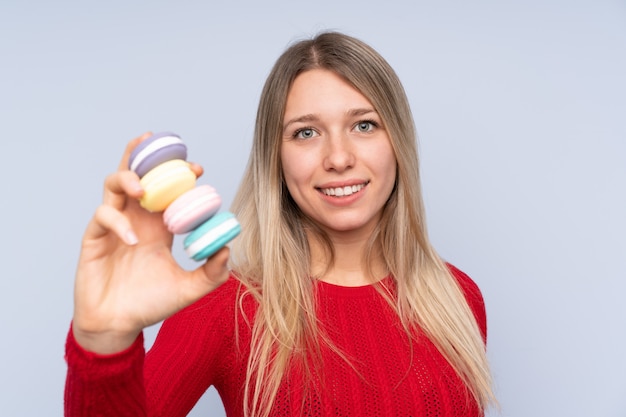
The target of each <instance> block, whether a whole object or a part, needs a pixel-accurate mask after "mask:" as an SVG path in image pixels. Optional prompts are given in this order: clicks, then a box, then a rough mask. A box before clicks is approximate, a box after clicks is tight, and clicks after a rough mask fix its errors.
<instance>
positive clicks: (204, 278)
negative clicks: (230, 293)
mask: <svg viewBox="0 0 626 417" xmlns="http://www.w3.org/2000/svg"><path fill="white" fill-rule="evenodd" d="M229 255H230V250H229V249H228V248H227V247H224V248H222V249H220V250H219V251H217V252H216V253H215V254H214V255H213V256H211V257H210V258H209V259H207V261H206V262H205V263H204V264H203V265H201V266H199V267H198V268H196V269H195V270H194V271H192V272H191V274H190V275H189V276H188V278H187V280H186V284H187V285H185V289H184V292H185V295H184V296H183V297H184V299H186V300H187V301H186V302H185V304H187V303H192V302H194V301H197V300H199V299H200V298H202V297H203V296H205V295H206V294H208V293H210V292H211V291H213V290H215V289H216V288H217V287H219V286H220V285H222V284H223V283H225V282H226V281H227V280H228V277H229V270H228V257H229Z"/></svg>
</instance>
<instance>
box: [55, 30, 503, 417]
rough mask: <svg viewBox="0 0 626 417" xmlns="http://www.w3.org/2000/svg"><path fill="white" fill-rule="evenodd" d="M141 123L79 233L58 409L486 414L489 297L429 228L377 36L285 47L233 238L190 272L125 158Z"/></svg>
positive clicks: (400, 96)
mask: <svg viewBox="0 0 626 417" xmlns="http://www.w3.org/2000/svg"><path fill="white" fill-rule="evenodd" d="M145 137H146V135H144V136H142V137H140V138H137V139H135V140H134V141H132V142H130V143H129V145H128V147H127V150H126V152H125V154H124V157H123V158H122V162H121V164H120V169H119V171H117V172H116V173H114V174H112V175H111V176H110V177H109V178H107V180H106V181H105V192H104V201H103V204H102V205H101V206H100V207H99V208H98V209H97V211H96V213H95V215H94V217H93V219H92V221H91V222H90V223H89V225H88V227H87V230H86V233H85V236H84V238H83V246H82V252H81V257H80V260H79V264H78V269H77V276H76V291H75V314H74V319H73V322H72V329H71V331H70V332H69V335H68V341H67V347H66V351H67V354H66V356H67V361H68V375H67V382H66V394H65V413H66V415H67V416H97V415H103V416H105V415H106V416H113V415H115V416H126V415H128V416H140V415H147V416H184V415H186V414H187V413H188V412H189V410H191V408H193V406H194V404H195V403H196V401H197V400H198V399H199V397H200V396H201V395H202V394H203V393H204V392H205V391H206V389H207V388H208V387H209V386H211V385H213V386H215V387H216V389H217V391H218V392H219V394H220V396H221V398H222V400H223V403H224V407H225V409H226V413H227V415H228V416H292V415H303V416H427V417H434V416H480V415H483V414H484V410H485V409H486V407H487V406H488V405H489V404H490V403H491V402H492V401H493V400H494V398H493V393H492V389H491V379H490V373H489V368H488V364H487V359H486V355H485V340H486V318H485V309H484V305H483V301H482V297H481V294H480V291H479V290H478V288H477V287H476V285H475V284H474V283H473V281H472V280H471V279H470V278H468V277H467V276H466V275H465V274H463V273H462V272H461V271H459V270H458V269H456V268H455V267H453V266H452V265H449V264H446V263H445V262H444V261H443V260H442V259H441V258H440V257H439V256H438V255H437V253H436V251H435V250H434V249H433V247H432V246H431V245H430V243H429V241H428V236H427V233H426V225H425V220H424V208H423V205H422V200H421V193H420V180H419V173H418V172H419V170H418V158H417V150H416V135H415V131H414V126H413V120H412V116H411V112H410V109H409V105H408V102H407V99H406V96H405V93H404V91H403V88H402V86H401V84H400V82H399V80H398V78H397V77H396V75H395V73H394V71H393V70H392V68H391V67H390V66H389V65H388V64H387V62H386V61H385V60H384V59H383V58H382V57H381V56H380V55H379V54H378V53H377V52H376V51H374V50H373V49H372V48H371V47H369V46H368V45H366V44H364V43H363V42H361V41H359V40H357V39H354V38H352V37H349V36H346V35H343V34H340V33H323V34H320V35H318V36H317V37H315V38H313V39H311V40H306V41H301V42H298V43H296V44H294V45H293V46H291V47H290V48H289V49H287V50H286V51H285V52H284V53H283V55H282V56H281V57H280V58H279V59H278V61H277V62H276V64H275V66H274V68H273V69H272V71H271V73H270V75H269V77H268V79H267V82H266V84H265V87H264V90H263V92H262V95H261V100H260V104H259V109H258V114H257V121H256V130H255V137H254V143H253V149H252V153H251V156H250V160H249V164H248V167H247V170H246V172H245V174H244V177H243V181H242V185H241V187H240V189H239V192H238V194H237V196H236V198H235V201H234V204H233V207H232V211H233V212H235V213H236V215H237V217H238V219H239V221H240V223H241V226H242V233H241V235H240V236H239V237H238V238H237V239H236V240H235V241H234V242H233V245H232V247H231V249H228V248H224V249H222V250H221V251H220V252H218V253H217V254H216V255H214V256H213V257H212V258H210V259H209V260H208V261H207V262H206V263H205V264H204V265H202V266H201V267H199V268H198V269H197V270H195V271H191V272H189V271H185V270H183V269H181V268H180V267H179V266H178V265H177V263H176V261H175V260H174V259H173V258H172V255H171V252H170V246H171V243H172V236H171V235H170V234H169V233H168V232H167V230H166V229H165V228H164V226H163V223H162V221H161V218H160V216H159V215H158V214H151V213H148V212H147V211H145V210H143V209H142V208H140V207H139V205H138V204H137V199H138V198H139V197H140V196H141V194H142V190H141V187H140V186H139V183H138V179H137V177H136V175H135V174H133V173H131V172H129V171H128V170H126V168H125V167H126V166H127V160H128V155H129V153H130V151H131V150H132V149H133V148H134V147H135V146H136V145H137V144H138V143H139V142H140V141H141V140H143V139H144V138H145ZM193 168H194V170H195V172H196V173H197V174H198V175H200V174H201V172H202V169H201V167H199V166H196V165H194V167H193ZM164 319H165V322H164V323H163V325H162V327H161V330H160V332H159V336H158V337H157V340H156V342H155V344H154V346H153V347H152V349H150V351H149V352H147V353H144V349H143V338H142V329H143V328H145V327H147V326H150V325H152V324H155V323H158V322H160V321H161V320H164Z"/></svg>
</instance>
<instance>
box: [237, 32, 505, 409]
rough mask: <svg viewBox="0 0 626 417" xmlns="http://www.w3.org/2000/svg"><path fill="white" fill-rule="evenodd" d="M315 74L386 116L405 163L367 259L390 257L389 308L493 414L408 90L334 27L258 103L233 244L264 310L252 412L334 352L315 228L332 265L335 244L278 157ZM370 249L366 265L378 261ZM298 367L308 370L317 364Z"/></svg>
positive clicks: (292, 54) (249, 391)
mask: <svg viewBox="0 0 626 417" xmlns="http://www.w3.org/2000/svg"><path fill="white" fill-rule="evenodd" d="M314 68H323V69H328V70H331V71H333V72H335V73H336V74H338V75H340V76H341V77H343V78H344V79H345V80H346V81H347V82H348V83H350V84H352V85H353V86H354V87H355V88H356V89H357V90H359V91H360V92H361V93H362V94H363V95H364V96H365V97H366V98H367V99H369V101H370V102H371V103H372V105H373V106H374V108H375V109H376V110H377V112H378V113H379V115H380V117H381V118H382V120H383V124H384V126H385V127H386V129H387V132H388V134H389V137H390V140H391V145H392V148H393V151H394V153H395V157H396V160H397V174H396V175H397V177H396V184H395V187H394V190H393V192H392V194H391V196H390V198H389V201H388V202H387V204H386V206H385V208H384V209H383V214H382V218H381V221H380V223H379V225H378V227H377V228H376V230H375V231H374V233H373V234H372V236H371V238H370V241H369V244H368V254H369V253H372V252H374V251H380V252H381V253H382V256H383V259H384V261H385V263H386V267H387V268H388V270H389V272H390V273H391V275H392V276H393V278H394V279H395V281H396V286H397V290H396V293H397V297H396V298H394V299H393V300H391V299H390V300H389V301H390V302H391V303H393V305H394V306H395V309H396V311H397V313H398V317H399V319H400V321H401V323H402V324H403V326H404V328H405V330H406V331H407V332H411V331H414V330H415V329H416V328H417V329H420V330H421V331H422V332H424V333H425V334H426V335H427V337H428V338H429V339H430V340H431V341H432V342H433V343H434V344H435V345H436V346H437V347H438V349H439V350H440V351H441V353H442V354H443V355H444V356H445V357H446V359H447V360H448V362H449V363H450V364H451V366H452V367H453V368H454V369H455V371H456V372H457V374H458V375H459V376H460V377H461V379H462V380H463V381H464V382H465V384H466V385H467V387H468V389H469V391H470V392H471V393H472V395H473V397H474V399H475V401H476V402H477V404H478V405H479V407H480V408H482V409H485V408H486V406H487V405H488V404H489V403H490V402H491V401H492V400H494V396H493V392H492V389H491V378H490V372H489V367H488V363H487V359H486V354H485V346H484V342H483V339H482V336H481V333H480V330H479V328H478V325H477V323H476V320H475V319H474V316H473V314H472V311H471V309H470V307H469V306H468V304H467V301H466V299H465V297H464V295H463V292H462V290H461V289H460V287H459V285H458V283H457V281H456V279H455V278H454V277H453V276H452V275H451V273H450V272H449V270H448V268H447V266H446V265H445V263H444V262H443V261H442V259H441V258H440V257H439V256H438V254H437V253H436V251H435V250H434V249H433V247H432V246H431V244H430V242H429V241H428V236H427V231H426V225H425V214H424V212H425V210H424V206H423V203H422V197H421V190H420V178H419V164H418V157H417V144H416V133H415V128H414V123H413V118H412V114H411V110H410V107H409V103H408V100H407V97H406V94H405V92H404V89H403V87H402V85H401V83H400V81H399V79H398V77H397V76H396V74H395V72H394V71H393V69H392V68H391V67H390V66H389V64H388V63H387V62H386V61H385V60H384V59H383V58H382V57H381V56H380V55H379V54H378V53H377V52H376V51H375V50H374V49H372V48H371V47H370V46H368V45H366V44H365V43H363V42H361V41H360V40H358V39H355V38H353V37H350V36H347V35H344V34H340V33H334V32H326V33H322V34H319V35H318V36H316V37H315V38H313V39H310V40H304V41H300V42H297V43H295V44H293V45H292V46H291V47H289V48H288V49H287V50H286V51H285V52H284V53H283V54H282V55H281V56H280V57H279V59H278V60H277V62H276V64H275V65H274V67H273V69H272V71H271V72H270V74H269V76H268V78H267V81H266V83H265V86H264V89H263V91H262V94H261V98H260V103H259V108H258V113H257V119H256V129H255V134H254V141H253V146H252V152H251V156H250V160H249V162H248V166H247V169H246V171H245V174H244V177H243V181H242V184H241V187H240V189H239V191H238V193H237V195H236V197H235V200H234V203H233V207H232V210H233V211H234V212H235V213H236V215H237V217H238V219H239V221H240V223H241V226H242V233H241V236H240V237H239V238H238V239H237V240H236V241H235V242H234V243H233V247H232V255H233V256H232V259H231V262H232V264H231V267H232V268H233V270H234V271H236V274H237V276H238V278H239V279H240V280H241V281H242V282H243V283H244V284H245V286H246V288H247V293H248V294H250V295H252V296H254V297H255V298H256V299H257V301H258V303H259V307H258V311H257V314H256V317H255V319H254V323H253V324H252V326H253V329H252V343H251V352H250V358H249V361H248V369H247V376H246V386H245V393H244V397H245V398H244V401H245V404H244V409H245V411H246V414H247V415H254V416H257V415H260V416H267V415H268V414H269V413H270V411H271V407H272V402H273V400H274V398H275V396H276V394H277V392H278V389H279V386H280V383H281V380H282V378H283V376H284V375H285V373H286V372H287V369H288V368H289V366H291V365H292V364H293V363H294V360H298V358H301V357H303V356H304V355H305V354H308V355H312V356H313V357H316V355H317V357H319V346H320V343H327V344H328V345H329V346H330V347H331V348H332V343H331V342H330V341H329V340H328V339H327V338H326V337H325V335H324V334H323V332H321V331H320V330H319V328H318V325H317V322H316V314H315V303H314V300H313V285H314V281H313V278H312V277H311V276H310V270H309V269H310V268H309V266H310V264H309V262H310V256H309V255H310V249H309V246H308V241H307V234H306V233H307V231H308V232H311V231H312V232H313V233H314V234H315V236H316V237H317V238H319V239H322V241H325V242H326V243H328V245H327V247H328V248H329V249H328V251H329V262H331V263H332V262H333V259H334V256H333V251H332V245H331V243H330V240H329V239H328V237H327V236H325V235H324V234H323V233H322V231H321V230H320V229H319V228H316V227H315V225H314V224H312V222H311V221H309V220H308V219H307V218H306V217H305V216H304V215H303V214H302V212H301V211H300V210H299V208H298V206H297V205H296V204H295V202H294V201H293V200H292V198H291V196H290V195H289V192H288V191H287V188H286V185H285V182H284V180H283V176H282V167H281V161H280V148H281V140H282V139H281V132H282V128H283V117H284V111H285V103H286V99H287V94H288V92H289V88H290V87H291V85H292V83H293V81H294V79H295V78H296V77H297V76H298V75H299V74H300V73H302V72H304V71H307V70H310V69H314ZM368 254H366V256H365V258H364V259H370V258H372V257H370V256H367V255H368ZM367 267H368V268H371V265H367ZM337 353H338V354H341V352H337ZM346 360H347V359H346ZM299 363H300V364H302V365H303V366H305V367H306V363H307V361H301V362H299ZM309 371H310V370H308V369H305V372H309Z"/></svg>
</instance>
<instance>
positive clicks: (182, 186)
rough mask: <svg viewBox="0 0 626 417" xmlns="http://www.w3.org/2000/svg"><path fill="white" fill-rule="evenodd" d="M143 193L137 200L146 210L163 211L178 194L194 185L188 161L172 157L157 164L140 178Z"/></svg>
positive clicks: (194, 181)
mask: <svg viewBox="0 0 626 417" xmlns="http://www.w3.org/2000/svg"><path fill="white" fill-rule="evenodd" d="M140 183H141V186H142V187H143V189H144V195H143V197H142V198H141V200H140V201H139V203H140V204H141V206H142V207H144V208H145V209H146V210H149V211H153V212H158V211H163V210H165V209H166V208H167V206H169V205H170V203H171V202H172V201H174V200H175V199H176V198H177V197H178V196H180V195H182V194H183V193H185V192H187V191H189V190H191V189H192V188H194V187H195V185H196V175H195V174H194V173H193V171H192V170H191V169H190V167H189V163H188V162H187V161H184V160H182V159H173V160H170V161H167V162H164V163H162V164H160V165H157V166H156V167H154V168H153V169H151V170H150V171H148V173H146V175H144V176H143V177H142V178H141V180H140Z"/></svg>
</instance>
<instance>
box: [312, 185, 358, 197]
mask: <svg viewBox="0 0 626 417" xmlns="http://www.w3.org/2000/svg"><path fill="white" fill-rule="evenodd" d="M363 187H365V184H359V185H352V186H349V185H348V186H346V187H337V188H322V192H323V193H324V194H326V195H334V196H336V197H343V196H347V195H352V194H354V193H356V192H358V191H361V190H362V189H363Z"/></svg>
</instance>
